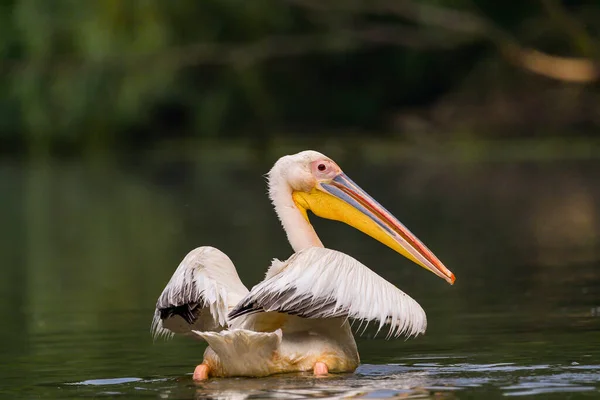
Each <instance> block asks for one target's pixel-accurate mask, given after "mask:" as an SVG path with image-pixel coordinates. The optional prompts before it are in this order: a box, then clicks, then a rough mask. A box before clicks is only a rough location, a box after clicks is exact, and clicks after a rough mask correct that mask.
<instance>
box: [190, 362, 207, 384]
mask: <svg viewBox="0 0 600 400" xmlns="http://www.w3.org/2000/svg"><path fill="white" fill-rule="evenodd" d="M209 372H210V368H209V367H208V365H206V364H200V365H198V366H197V367H196V369H195V370H194V380H195V381H205V380H207V379H208V373H209Z"/></svg>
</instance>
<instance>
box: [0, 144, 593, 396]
mask: <svg viewBox="0 0 600 400" xmlns="http://www.w3.org/2000/svg"><path fill="white" fill-rule="evenodd" d="M338 161H339V163H340V164H341V165H342V167H343V168H344V169H345V171H346V172H347V173H348V175H350V176H351V177H352V178H353V179H354V180H355V181H356V182H357V183H359V184H360V185H361V186H362V187H363V188H364V189H366V190H367V191H368V192H370V193H371V194H372V195H373V196H374V197H375V198H377V199H378V200H380V202H381V203H382V204H383V205H384V206H386V208H388V209H389V210H390V211H392V212H393V213H394V214H395V215H396V216H397V217H398V218H399V219H400V220H401V221H403V222H404V223H405V224H406V225H407V226H408V227H409V228H410V229H411V230H412V231H413V232H414V233H415V234H417V235H418V236H419V237H420V238H421V239H422V240H423V241H424V242H425V243H426V244H427V245H428V246H429V247H430V248H431V249H432V250H433V251H434V252H435V253H436V254H437V255H438V256H439V257H440V259H442V261H444V262H445V264H446V265H447V266H448V267H449V268H450V269H451V270H452V271H453V272H454V273H455V274H456V276H457V281H456V284H455V285H454V286H450V285H448V284H446V283H445V282H444V281H443V280H441V279H439V278H437V277H435V276H434V275H433V274H431V273H428V272H427V271H425V270H423V269H422V268H419V267H417V266H415V265H413V264H411V263H410V262H408V261H407V260H405V259H403V258H401V257H400V256H398V255H397V254H395V253H394V252H392V251H391V250H388V249H387V248H385V247H383V246H382V245H381V244H379V243H377V242H375V241H373V240H372V239H370V238H368V237H366V236H363V235H362V234H361V233H359V232H355V231H354V230H352V229H351V228H349V227H347V226H345V225H342V224H339V223H334V222H330V221H321V220H316V219H315V218H313V220H314V222H315V226H316V228H317V231H318V232H319V234H320V236H321V237H322V239H323V242H324V243H325V245H326V246H328V247H331V248H335V249H338V250H342V251H344V252H346V253H348V254H350V255H352V256H354V257H356V258H357V259H359V260H360V261H361V262H363V263H364V264H365V265H367V266H369V267H370V268H372V269H373V270H375V271H376V272H377V273H379V274H380V275H382V276H383V277H385V278H386V279H388V280H390V281H391V282H393V283H394V284H396V285H397V286H398V287H400V288H401V289H403V290H404V291H405V292H407V293H408V294H410V295H411V296H412V297H413V298H415V299H416V300H417V301H419V302H420V303H421V304H422V306H423V307H424V309H425V310H426V312H427V315H428V321H429V328H428V331H427V333H426V335H424V336H421V337H418V338H416V339H410V340H407V341H404V340H402V339H400V340H391V341H386V340H384V338H383V337H376V338H373V337H372V333H371V331H369V330H367V331H366V332H365V333H364V334H363V335H362V336H361V338H360V339H359V340H358V344H359V349H360V353H361V358H362V362H363V365H361V366H360V367H359V369H358V370H357V371H356V373H354V374H347V375H339V376H333V377H331V378H324V379H315V378H313V377H311V376H302V375H296V376H293V375H292V376H278V377H270V378H265V379H221V380H211V381H208V382H206V383H203V384H200V385H195V384H194V383H193V382H192V380H191V375H190V374H191V372H192V370H193V368H194V366H195V365H196V364H197V363H199V362H201V359H202V353H203V350H204V346H203V345H202V344H199V343H197V342H193V341H191V340H187V339H185V338H176V339H174V340H172V341H168V342H165V341H158V342H156V343H153V342H152V339H151V336H150V332H149V327H150V320H151V317H152V312H153V308H154V303H155V301H156V298H157V296H158V295H159V294H160V292H161V290H162V289H163V287H164V285H165V283H166V282H167V280H168V278H169V277H170V275H171V274H172V272H173V271H174V269H175V267H176V266H177V264H178V263H179V261H180V260H181V259H182V258H183V256H184V255H185V254H186V253H187V252H188V251H189V250H190V249H192V248H194V247H197V246H200V245H205V244H206V245H213V246H216V247H219V248H220V249H221V250H223V251H225V252H226V253H227V254H229V256H230V257H231V258H232V260H233V261H234V262H235V264H236V266H237V268H238V271H239V273H240V276H241V278H242V280H243V281H244V282H245V283H246V284H247V285H248V286H252V285H253V284H255V283H257V282H258V281H259V280H260V279H261V277H262V276H263V274H264V271H265V270H266V268H267V266H268V265H269V264H270V259H271V258H273V257H277V258H286V257H287V256H289V255H290V252H291V250H290V248H289V246H288V245H287V243H286V240H285V236H284V234H283V233H282V231H281V230H280V227H279V224H278V222H277V219H276V217H275V215H274V213H273V211H272V210H271V207H270V204H269V202H268V200H267V199H266V195H265V191H266V189H265V183H264V179H263V178H262V177H261V174H263V173H265V172H266V171H267V170H268V169H269V167H270V164H271V163H270V162H268V163H261V162H251V161H244V162H242V161H239V162H230V161H226V160H224V159H222V158H221V157H218V156H213V157H208V156H198V157H197V159H195V160H190V161H179V160H178V161H171V160H170V159H169V158H165V157H153V161H147V160H140V159H135V160H131V159H130V160H113V161H111V162H109V161H106V160H99V161H98V160H96V161H95V162H80V161H77V162H75V161H70V162H65V161H62V162H60V161H50V162H45V163H41V162H38V163H34V162H27V161H24V162H17V161H4V162H1V163H0V198H1V199H2V207H1V209H0V223H1V226H0V257H1V266H2V267H1V268H2V279H1V280H0V295H1V296H2V299H3V301H2V302H1V303H0V321H2V322H1V324H2V329H1V330H0V350H1V353H0V354H1V357H2V362H1V363H0V398H48V399H59V398H94V397H99V398H102V397H104V398H112V397H114V398H165V399H167V398H168V399H186V398H215V399H245V398H253V399H255V398H340V397H350V398H352V397H358V398H369V399H373V398H427V397H432V398H482V399H487V398H495V397H500V396H520V397H528V396H534V395H538V396H539V397H540V398H557V399H562V398H595V397H600V185H599V184H598V182H599V181H600V180H599V179H598V178H600V177H599V175H600V163H598V162H597V161H587V162H584V161H579V162H576V161H570V162H546V163H518V164H515V163H506V164H503V163H488V164H459V163H445V164H442V163H426V164H425V163H419V164H415V163H400V162H399V163H387V164H385V165H381V164H373V163H370V162H367V161H362V162H357V161H355V162H353V161H351V159H350V157H347V158H346V159H343V158H342V159H338Z"/></svg>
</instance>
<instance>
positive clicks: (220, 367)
mask: <svg viewBox="0 0 600 400" xmlns="http://www.w3.org/2000/svg"><path fill="white" fill-rule="evenodd" d="M268 182H269V197H270V199H271V201H272V202H273V205H274V207H275V211H276V213H277V216H278V217H279V219H280V220H281V223H282V225H283V229H284V230H285V232H286V234H287V238H288V240H289V242H290V244H291V245H292V247H293V249H294V251H295V253H294V254H293V255H292V256H291V257H290V258H288V259H287V260H286V261H279V260H273V263H272V265H271V267H270V268H269V270H268V271H267V274H266V277H265V279H264V280H263V281H262V282H260V283H259V284H258V285H256V286H254V287H253V288H252V290H250V291H248V289H247V288H246V287H245V286H244V284H243V283H242V282H241V281H240V278H239V277H238V274H237V271H236V269H235V267H234V265H233V263H232V262H231V260H230V259H229V258H228V257H227V256H226V255H225V254H224V253H222V252H221V251H219V250H217V249H215V248H213V247H199V248H197V249H194V250H192V251H191V252H190V253H189V254H188V255H187V256H186V257H185V258H184V259H183V261H182V262H181V264H179V267H178V268H177V270H176V271H175V273H174V275H173V277H172V278H171V280H170V281H169V283H168V284H167V286H166V287H165V289H164V291H163V292H162V294H161V295H160V297H159V299H158V301H157V303H156V311H155V313H154V320H153V323H152V331H153V333H154V335H155V336H156V335H161V334H163V335H168V336H170V335H172V334H173V333H177V334H184V335H188V336H193V337H196V338H200V339H203V340H205V341H206V342H208V347H207V348H206V351H205V352H204V360H203V361H202V364H200V365H198V366H197V367H196V369H195V371H194V379H195V380H203V379H207V378H209V377H226V376H256V377H258V376H266V375H271V374H276V373H283V372H296V371H313V373H314V374H315V375H324V374H327V373H330V372H351V371H354V370H355V369H356V367H357V366H358V364H359V356H358V351H357V348H356V342H355V341H354V337H353V335H352V331H351V329H350V324H349V322H348V320H349V319H350V318H351V319H354V320H360V321H361V323H363V322H365V321H366V322H367V323H368V322H369V321H378V323H379V329H381V328H382V327H383V326H384V325H389V332H388V337H392V336H393V337H397V336H400V335H402V334H404V335H407V336H412V335H417V334H419V333H424V332H425V328H426V326H427V319H426V317H425V312H424V311H423V309H422V308H421V306H420V305H419V304H418V303H417V302H416V301H415V300H413V299H412V298H410V297H409V296H408V295H407V294H405V293H403V292H402V291H400V290H399V289H397V288H396V287H395V286H394V285H392V284H391V283H389V282H387V281H386V280H384V279H383V278H381V277H380V276H379V275H377V274H376V273H374V272H373V271H371V270H370V269H369V268H367V267H365V266H364V265H362V264H361V263H360V262H358V261H356V260H355V259H354V258H352V257H350V256H348V255H346V254H344V253H341V252H339V251H335V250H330V249H326V248H324V246H323V244H322V243H321V241H320V240H319V237H318V236H317V234H316V233H315V231H314V229H313V227H312V225H311V224H310V221H309V219H308V215H307V210H311V211H312V212H313V213H314V214H315V215H318V216H320V217H323V218H328V219H333V220H337V221H342V222H345V223H346V224H348V225H351V226H353V227H355V228H357V229H359V230H360V231H362V232H363V233H365V234H367V235H369V236H371V237H373V238H374V239H376V240H378V241H380V242H381V243H383V244H385V245H387V246H388V247H390V248H392V249H393V250H395V251H397V252H398V253H400V254H402V255H404V256H405V257H407V258H408V259H410V260H412V261H414V262H415V263H417V264H418V265H420V266H422V267H423V268H425V269H428V270H429V271H431V272H433V273H434V274H436V275H437V276H439V277H441V278H443V279H445V280H446V281H447V282H448V283H450V284H453V283H454V274H453V273H452V272H450V271H449V270H448V269H447V268H446V267H445V266H444V265H443V264H442V263H441V261H440V260H438V258H437V257H436V256H435V255H434V254H433V253H432V252H431V251H430V250H429V249H428V248H427V247H425V245H424V244H423V243H422V242H421V241H420V240H419V239H417V238H416V237H415V235H413V234H412V233H411V232H410V231H409V230H408V229H407V228H406V227H405V226H404V225H402V224H401V223H400V221H398V220H397V219H396V218H395V217H394V216H393V215H392V214H390V213H389V212H388V211H387V210H386V209H385V208H383V207H382V206H381V205H380V204H379V203H377V202H376V201H375V200H374V199H373V198H372V197H371V196H369V195H368V194H367V193H366V192H365V191H363V190H362V189H361V188H360V187H358V185H356V184H355V183H354V182H352V180H350V178H348V177H347V176H346V175H345V174H344V173H343V172H342V170H341V169H340V167H339V166H338V165H337V164H336V163H335V162H333V161H332V160H331V159H330V158H328V157H326V156H324V155H323V154H320V153H318V152H316V151H303V152H300V153H298V154H294V155H289V156H285V157H282V158H280V159H279V160H278V161H277V162H276V163H275V165H274V166H273V168H272V169H271V171H270V172H269V174H268Z"/></svg>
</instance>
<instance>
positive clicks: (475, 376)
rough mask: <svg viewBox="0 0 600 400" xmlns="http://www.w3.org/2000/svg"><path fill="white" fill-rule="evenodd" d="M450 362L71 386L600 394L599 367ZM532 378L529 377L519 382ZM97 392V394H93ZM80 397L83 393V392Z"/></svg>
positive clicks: (236, 396) (290, 392) (198, 393)
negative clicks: (319, 374) (322, 374)
mask: <svg viewBox="0 0 600 400" xmlns="http://www.w3.org/2000/svg"><path fill="white" fill-rule="evenodd" d="M444 358H445V360H444V361H445V362H450V363H451V364H440V363H435V362H427V363H424V362H423V363H418V362H417V363H414V364H397V365H369V364H366V365H362V366H361V367H360V368H359V369H358V370H357V371H356V373H355V374H344V375H337V376H334V377H328V378H318V379H316V378H314V377H311V376H310V375H302V374H295V375H286V376H272V377H268V378H262V379H249V378H237V379H236V378H229V379H215V380H210V381H207V382H204V383H199V384H194V383H192V382H191V380H190V379H189V377H187V378H183V379H171V380H165V379H158V380H143V379H140V378H121V379H105V380H92V381H84V382H79V383H74V384H72V385H70V386H74V387H76V386H81V387H89V393H90V394H92V393H95V394H106V393H119V394H130V395H131V394H132V393H135V392H136V391H153V392H158V395H159V397H160V398H163V399H181V398H196V399H215V400H216V399H218V400H244V399H257V398H265V399H266V398H276V399H303V398H321V399H337V398H365V399H374V398H377V399H397V398H446V399H452V398H461V397H462V395H463V394H464V393H465V391H467V392H470V393H473V394H478V393H479V394H480V395H482V397H483V395H486V394H487V395H491V394H492V393H494V391H493V390H490V389H491V388H492V387H497V388H498V391H497V392H496V393H497V394H503V395H504V396H528V395H532V394H550V393H552V394H556V393H571V394H573V393H578V392H590V393H597V392H599V391H600V385H599V384H598V378H599V377H600V365H586V366H580V367H579V368H577V370H572V369H571V368H570V367H569V366H551V365H530V366H519V365H515V364H514V363H500V364H469V363H452V362H453V361H456V360H454V359H453V358H450V357H444ZM524 373H527V374H528V376H523V377H519V374H524ZM93 387H95V388H93ZM80 393H81V392H80Z"/></svg>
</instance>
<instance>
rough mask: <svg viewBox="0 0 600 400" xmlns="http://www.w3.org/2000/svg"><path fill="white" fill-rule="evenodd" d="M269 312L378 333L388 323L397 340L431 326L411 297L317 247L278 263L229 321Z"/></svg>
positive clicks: (358, 265)
mask: <svg viewBox="0 0 600 400" xmlns="http://www.w3.org/2000/svg"><path fill="white" fill-rule="evenodd" d="M271 311H276V312H279V313H285V314H290V315H297V316H299V317H303V318H336V317H345V318H353V319H358V320H361V321H367V322H368V321H379V329H381V328H382V327H383V326H384V325H386V324H388V325H389V326H390V330H389V335H388V336H396V337H397V336H400V335H402V334H405V335H407V336H412V335H417V334H419V333H424V332H425V329H426V327H427V318H426V316H425V312H424V311H423V309H422V308H421V306H420V305H419V304H418V303H417V302H416V301H415V300H413V299H412V298H411V297H410V296H408V295H407V294H405V293H404V292H402V291H401V290H399V289H398V288H396V287H395V286H394V285H392V284H391V283H389V282H388V281H386V280H385V279H383V278H382V277H380V276H379V275H377V274H376V273H374V272H373V271H371V270H370V269H369V268H367V267H365V266H364V265H362V264H361V263H359V262H358V261H356V260H355V259H354V258H352V257H350V256H348V255H346V254H344V253H340V252H338V251H335V250H330V249H325V248H319V247H312V248H308V249H305V250H302V251H300V252H298V253H296V254H294V255H293V256H292V257H290V258H289V259H288V260H287V261H285V262H283V263H281V262H274V263H273V266H272V267H271V269H270V270H269V272H268V273H267V279H265V280H264V281H263V282H261V283H259V284H258V285H256V286H254V287H253V288H252V290H251V291H250V293H249V294H248V295H247V296H246V297H245V298H244V299H243V300H242V301H240V303H239V304H238V305H237V306H236V307H235V308H234V309H233V311H231V313H230V314H229V318H230V319H234V318H237V317H239V316H242V315H246V314H254V313H261V312H271Z"/></svg>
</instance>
